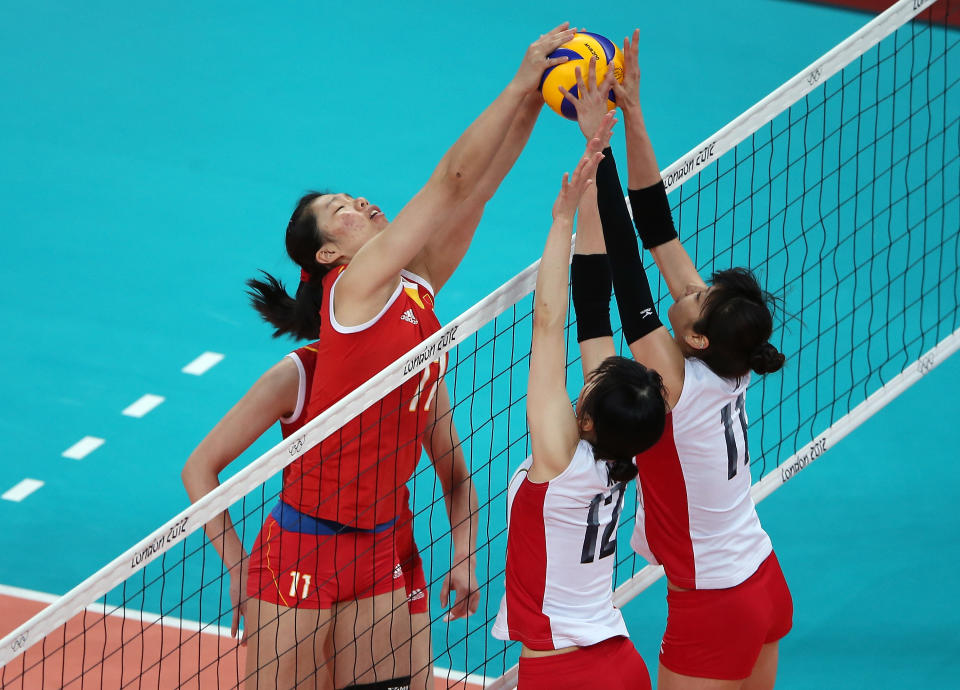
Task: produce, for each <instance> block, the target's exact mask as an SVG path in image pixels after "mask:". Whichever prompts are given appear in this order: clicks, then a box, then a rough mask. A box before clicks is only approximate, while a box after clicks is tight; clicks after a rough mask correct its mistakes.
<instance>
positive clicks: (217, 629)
mask: <svg viewBox="0 0 960 690" xmlns="http://www.w3.org/2000/svg"><path fill="white" fill-rule="evenodd" d="M0 596H7V597H10V598H12V599H26V600H27V601H38V602H40V603H43V604H52V603H53V602H55V601H56V600H57V599H59V598H60V597H59V596H57V595H56V594H49V593H47V592H38V591H36V590H34V589H23V588H22V587H13V586H11V585H2V584H0ZM85 610H86V611H89V612H90V613H98V614H100V615H103V612H104V609H103V604H90V605H89V606H87V607H86V608H85ZM106 615H107V616H112V617H116V618H123V619H126V620H133V621H142V622H144V623H148V624H153V623H159V624H160V625H165V626H169V627H173V628H177V629H179V630H190V631H195V632H202V633H207V634H210V635H219V636H220V637H227V638H229V637H230V628H226V627H223V626H219V625H207V624H205V623H198V622H197V621H189V620H184V619H182V618H174V617H172V616H163V617H162V618H161V617H160V616H158V615H157V614H155V613H144V612H141V611H138V610H136V609H127V608H119V609H115V610H108V611H107V614H106ZM433 674H434V676H436V677H437V678H444V679H446V680H448V681H453V682H463V681H466V682H468V683H474V684H476V685H479V686H481V687H483V686H485V685H486V684H487V683H489V682H490V679H489V678H487V677H486V676H481V675H478V674H476V673H464V672H463V671H457V670H454V669H449V668H441V667H440V666H434V667H433Z"/></svg>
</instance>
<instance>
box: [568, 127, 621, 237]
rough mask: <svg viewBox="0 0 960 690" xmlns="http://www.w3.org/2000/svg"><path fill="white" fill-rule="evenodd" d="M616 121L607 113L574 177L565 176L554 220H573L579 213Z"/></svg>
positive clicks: (588, 144)
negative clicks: (583, 197)
mask: <svg viewBox="0 0 960 690" xmlns="http://www.w3.org/2000/svg"><path fill="white" fill-rule="evenodd" d="M615 122H616V119H615V118H614V117H613V113H612V112H611V113H607V114H606V115H604V116H603V118H602V119H601V121H600V126H599V127H598V128H597V130H596V131H595V132H594V134H593V137H592V138H591V139H590V141H588V142H587V148H586V151H584V153H583V157H581V158H580V162H579V163H577V167H576V168H575V169H574V171H573V175H568V174H567V173H564V174H563V181H562V182H561V183H560V193H559V194H558V195H557V200H556V201H555V202H554V204H553V219H554V220H555V221H556V220H570V221H572V220H573V216H574V215H575V214H576V212H577V206H579V204H580V197H581V196H583V193H584V191H586V189H587V187H589V186H590V185H591V184H593V180H594V177H595V176H596V173H597V166H598V165H599V164H600V161H601V160H602V159H603V153H601V151H603V149H604V148H605V147H606V145H607V144H608V143H609V142H610V134H611V132H612V130H613V125H614V123H615Z"/></svg>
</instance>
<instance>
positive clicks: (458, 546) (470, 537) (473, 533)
mask: <svg viewBox="0 0 960 690" xmlns="http://www.w3.org/2000/svg"><path fill="white" fill-rule="evenodd" d="M444 500H445V501H446V506H447V516H448V517H449V519H450V533H451V538H452V539H453V551H454V557H455V560H460V559H463V558H466V557H467V556H470V555H472V554H474V553H475V552H476V550H477V520H478V516H479V514H480V507H479V502H478V500H477V490H476V487H474V485H473V480H472V479H470V477H469V476H467V478H466V479H464V480H462V481H460V482H458V483H457V484H456V485H455V486H453V487H452V490H451V491H450V492H449V493H445V494H444Z"/></svg>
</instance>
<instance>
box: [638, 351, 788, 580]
mask: <svg viewBox="0 0 960 690" xmlns="http://www.w3.org/2000/svg"><path fill="white" fill-rule="evenodd" d="M749 383H750V377H749V375H747V376H744V377H741V378H740V379H737V380H732V379H724V378H721V377H719V376H717V375H716V374H714V373H713V372H712V371H711V370H710V369H709V368H708V367H707V365H706V364H704V363H703V362H702V361H700V360H699V359H693V358H688V359H687V360H686V363H685V366H684V382H683V390H682V392H681V394H680V400H678V401H677V404H676V405H675V406H674V408H673V410H671V412H670V414H669V415H668V416H667V424H666V427H665V429H664V433H663V436H662V437H661V438H660V440H659V441H658V442H657V443H656V444H655V445H654V446H653V448H651V449H650V450H648V451H646V452H644V453H642V454H640V455H639V456H637V470H638V473H639V474H638V477H637V492H638V494H637V521H636V524H635V526H634V531H633V537H632V539H631V545H632V546H633V548H634V550H635V551H637V553H639V554H641V555H643V556H645V557H646V558H647V559H648V560H650V561H651V562H657V563H661V564H663V566H664V569H665V570H666V575H667V578H668V579H669V580H670V581H671V582H672V583H673V584H675V585H677V586H679V587H684V588H687V589H725V588H728V587H734V586H736V585H738V584H740V583H741V582H743V581H744V580H745V579H747V578H748V577H749V576H750V575H751V574H753V573H754V572H755V571H756V569H757V568H758V567H759V565H760V564H761V563H762V562H763V560H764V559H765V558H766V557H767V556H769V555H770V552H771V550H772V546H771V544H770V538H769V537H768V536H767V534H766V532H764V530H763V528H762V527H761V526H760V519H759V518H758V517H757V511H756V508H755V506H754V503H753V499H752V498H751V497H750V483H751V479H750V453H749V448H748V443H747V416H746V407H745V396H746V389H747V386H748V385H749Z"/></svg>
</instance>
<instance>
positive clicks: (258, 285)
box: [247, 192, 330, 340]
mask: <svg viewBox="0 0 960 690" xmlns="http://www.w3.org/2000/svg"><path fill="white" fill-rule="evenodd" d="M324 194H325V192H309V193H307V194H304V195H303V196H302V197H300V200H299V201H298V202H297V206H296V208H294V210H293V213H292V214H291V215H290V221H289V222H288V223H287V233H286V238H285V243H286V248H287V255H288V256H289V257H290V258H291V259H292V260H293V262H294V263H296V264H297V265H298V266H299V267H300V285H299V286H298V287H297V294H296V295H295V296H294V297H291V296H290V295H289V294H287V290H286V288H285V287H284V286H283V283H281V282H280V281H279V280H277V279H276V278H274V277H273V276H272V275H270V274H269V273H267V272H266V271H261V273H262V274H263V279H262V280H259V279H256V278H251V279H250V280H248V281H247V287H248V288H250V289H249V290H248V291H247V295H249V296H250V303H251V304H252V305H253V308H254V309H256V310H257V312H259V314H260V316H261V317H263V320H264V321H266V322H267V323H269V324H271V325H272V326H273V327H274V328H275V329H276V330H274V332H273V337H274V338H279V337H280V336H281V335H289V336H292V337H294V338H298V339H301V340H315V339H316V338H317V337H318V335H319V334H320V307H321V305H322V304H323V277H324V276H325V275H326V274H327V271H329V270H330V267H329V266H325V265H323V264H320V263H317V251H318V250H319V249H320V247H321V245H322V244H323V243H324V242H325V241H326V238H324V236H323V232H322V231H321V230H320V228H319V227H317V217H316V215H315V214H314V212H313V209H312V208H311V206H312V204H313V202H314V201H316V199H317V198H319V197H321V196H323V195H324Z"/></svg>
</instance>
